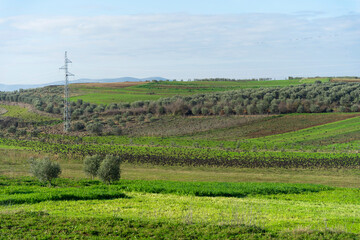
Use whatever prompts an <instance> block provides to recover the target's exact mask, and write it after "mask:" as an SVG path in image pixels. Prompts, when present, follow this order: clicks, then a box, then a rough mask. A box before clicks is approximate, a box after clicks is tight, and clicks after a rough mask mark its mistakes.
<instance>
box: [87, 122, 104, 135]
mask: <svg viewBox="0 0 360 240" xmlns="http://www.w3.org/2000/svg"><path fill="white" fill-rule="evenodd" d="M86 131H88V132H89V133H92V134H96V135H101V133H102V131H103V125H102V123H100V122H93V123H88V124H87V125H86Z"/></svg>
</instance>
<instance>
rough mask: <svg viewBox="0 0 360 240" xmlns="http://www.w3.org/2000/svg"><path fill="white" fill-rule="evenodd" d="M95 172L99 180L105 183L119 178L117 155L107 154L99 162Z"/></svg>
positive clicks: (118, 159)
mask: <svg viewBox="0 0 360 240" xmlns="http://www.w3.org/2000/svg"><path fill="white" fill-rule="evenodd" d="M97 174H98V177H99V178H100V180H101V181H103V182H104V183H107V184H110V183H111V182H113V181H116V180H119V179H120V158H119V157H117V156H111V155H107V156H106V157H105V159H104V160H103V161H102V162H101V164H100V167H99V170H98V172H97Z"/></svg>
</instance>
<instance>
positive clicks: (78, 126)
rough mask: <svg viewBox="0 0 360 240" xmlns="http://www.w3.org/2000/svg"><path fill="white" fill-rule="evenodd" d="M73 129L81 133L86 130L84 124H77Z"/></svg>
mask: <svg viewBox="0 0 360 240" xmlns="http://www.w3.org/2000/svg"><path fill="white" fill-rule="evenodd" d="M72 127H73V130H74V131H81V130H83V129H84V128H85V125H84V123H82V122H75V123H74V124H73V125H72Z"/></svg>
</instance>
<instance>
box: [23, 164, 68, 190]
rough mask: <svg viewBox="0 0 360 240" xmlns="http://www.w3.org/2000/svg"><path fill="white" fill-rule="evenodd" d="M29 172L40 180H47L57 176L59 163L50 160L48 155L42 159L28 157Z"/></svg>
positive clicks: (59, 170)
mask: <svg viewBox="0 0 360 240" xmlns="http://www.w3.org/2000/svg"><path fill="white" fill-rule="evenodd" d="M29 162H30V172H31V173H32V174H33V175H34V176H35V177H36V178H37V179H39V180H40V181H41V182H48V183H49V185H50V186H51V180H52V179H54V178H57V177H59V175H60V173H61V168H60V165H59V163H57V162H53V161H51V160H50V159H49V158H48V157H45V158H43V159H34V158H30V159H29Z"/></svg>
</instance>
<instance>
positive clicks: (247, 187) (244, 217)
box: [0, 178, 360, 239]
mask: <svg viewBox="0 0 360 240" xmlns="http://www.w3.org/2000/svg"><path fill="white" fill-rule="evenodd" d="M1 184H2V194H1V196H2V198H11V197H12V198H17V199H22V198H26V199H28V200H26V201H24V202H23V203H20V202H18V203H17V204H11V203H9V202H6V204H5V205H4V204H3V205H0V216H1V217H0V219H2V220H0V234H3V235H2V236H4V237H5V238H11V237H14V236H17V237H16V238H25V236H27V237H29V236H39V234H40V232H43V234H44V235H43V236H48V235H47V234H49V233H52V234H53V236H63V237H65V238H66V236H67V238H69V237H70V236H72V237H74V236H76V237H80V236H83V237H85V236H93V237H96V235H97V236H104V237H109V238H110V237H114V236H115V235H113V234H116V236H124V237H128V238H130V236H138V237H139V238H145V237H147V238H148V237H150V236H155V237H156V236H161V235H162V236H169V237H170V238H171V236H182V237H183V238H185V239H188V238H189V239H190V238H194V237H198V238H207V235H206V234H207V231H208V229H209V227H210V226H211V227H210V229H213V230H210V232H213V234H214V238H218V237H226V238H240V239H245V238H246V237H254V238H257V239H262V238H264V239H267V238H269V237H271V236H272V237H279V238H287V239H293V237H294V236H298V237H299V238H300V236H302V237H305V236H307V237H309V236H312V237H313V239H316V237H319V236H321V235H322V236H327V238H325V239H332V238H333V237H336V236H338V237H348V238H349V237H351V238H354V239H355V238H357V237H359V236H358V235H356V234H357V233H358V232H359V230H360V218H359V216H360V215H359V213H360V210H359V209H360V208H359V207H358V206H359V204H360V200H359V198H358V196H359V190H358V189H344V188H335V189H334V188H330V187H324V186H316V185H292V184H278V185H276V184H268V183H259V184H255V183H233V184H229V183H196V182H194V183H191V182H189V183H180V182H179V183H177V182H163V181H162V182H156V181H155V182H154V181H150V182H148V181H120V182H119V183H117V184H115V185H111V186H104V185H102V184H99V183H98V182H96V181H89V180H88V181H84V180H81V181H73V180H58V186H57V188H47V187H42V186H39V184H38V183H37V182H36V181H34V180H31V179H29V178H20V179H19V178H17V179H9V178H1ZM24 184H25V185H26V187H24ZM175 186H176V188H175ZM209 186H210V188H209ZM199 188H200V189H203V191H207V192H210V193H211V194H207V196H195V195H196V193H198V192H199ZM4 189H5V190H4ZM69 189H77V190H78V192H77V193H76V194H78V195H80V196H81V194H85V195H86V194H90V195H91V196H94V195H95V194H93V190H94V189H108V191H109V192H112V191H114V192H116V191H117V192H118V193H122V194H125V195H126V197H123V195H122V196H120V198H115V199H111V198H110V199H107V200H105V199H103V198H102V196H101V195H99V196H98V199H96V198H95V199H91V198H89V199H88V198H85V199H86V200H85V199H84V200H76V201H74V200H72V199H71V198H70V199H66V198H64V199H54V200H55V201H53V200H51V199H49V200H47V201H43V198H42V195H44V196H47V195H51V194H49V193H52V192H55V191H57V192H58V194H60V193H62V192H66V191H69ZM159 189H160V190H161V191H160V192H159ZM174 189H176V191H175V192H174ZM178 189H180V190H178ZM219 189H222V191H225V192H227V193H231V195H230V196H234V195H233V194H234V193H235V191H234V190H236V191H245V193H251V194H245V196H244V195H243V194H241V196H240V198H239V196H236V194H235V198H234V197H223V196H219V195H217V194H216V193H218V191H219ZM279 189H287V190H286V191H282V190H281V191H278V190H279ZM299 190H300V191H299ZM30 191H38V192H41V193H43V194H42V195H40V194H39V195H37V197H38V199H39V200H41V201H31V200H30V199H31V198H30V197H28V196H27V195H31V194H33V193H32V192H30ZM73 193H75V190H74V192H73ZM209 195H211V196H209ZM222 195H225V194H222ZM214 196H216V197H214ZM35 199H36V198H35ZM343 199H347V201H343ZM35 221H37V225H35ZM75 221H78V222H77V223H75ZM62 222H63V223H65V224H63V225H61V227H62V228H59V225H58V224H61V223H62ZM66 222H68V223H72V224H71V225H69V224H66ZM96 222H98V223H102V224H104V223H109V226H107V228H103V227H101V225H102V224H97V223H96ZM50 223H51V224H50ZM79 223H81V224H79ZM70 226H72V228H71V227H70ZM115 226H117V227H115ZM125 226H127V228H126V227H125ZM131 226H132V227H131ZM203 227H205V228H203ZM29 229H33V230H32V231H29ZM70 229H72V230H73V231H71V230H70ZM79 229H81V230H80V231H79ZM174 229H178V231H179V232H178V233H173V231H174ZM230 229H232V230H230ZM187 230H189V231H190V232H191V233H187V232H186V231H187ZM91 233H93V234H91ZM72 234H73V235H72ZM137 234H139V235H137ZM154 234H155V235H154ZM184 234H185V235H184ZM188 234H190V235H188ZM0 236H1V235H0ZM315 236H316V237H315ZM160 238H161V237H160ZM307 239H308V238H307Z"/></svg>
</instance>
